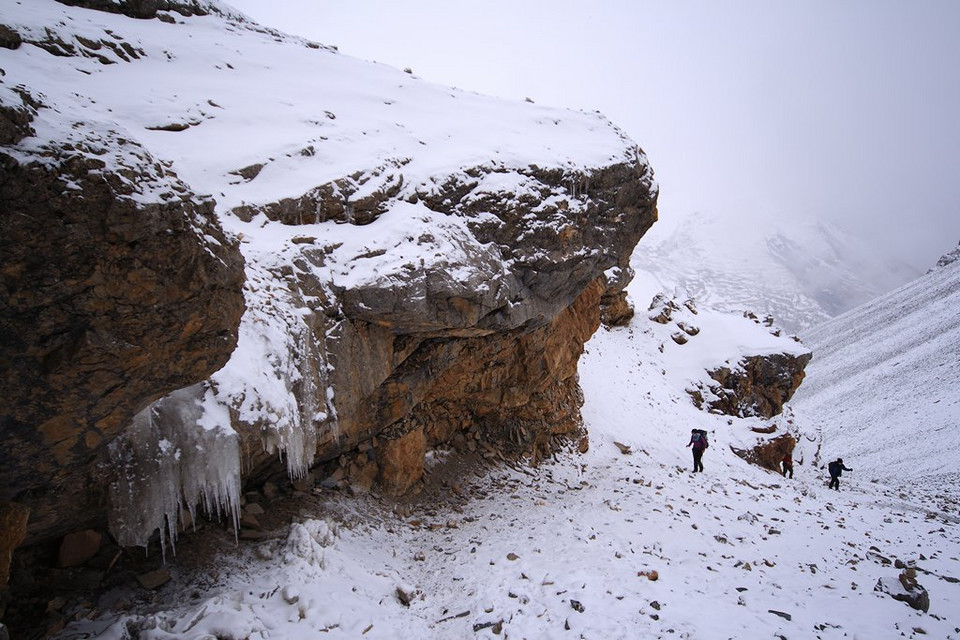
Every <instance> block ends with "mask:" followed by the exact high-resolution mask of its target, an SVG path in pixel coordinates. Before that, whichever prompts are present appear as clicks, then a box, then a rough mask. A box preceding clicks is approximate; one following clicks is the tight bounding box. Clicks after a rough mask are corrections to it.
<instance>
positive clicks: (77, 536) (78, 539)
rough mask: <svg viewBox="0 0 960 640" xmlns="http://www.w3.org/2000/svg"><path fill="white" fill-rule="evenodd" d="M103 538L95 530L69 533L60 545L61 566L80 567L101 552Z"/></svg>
mask: <svg viewBox="0 0 960 640" xmlns="http://www.w3.org/2000/svg"><path fill="white" fill-rule="evenodd" d="M102 540H103V536H101V535H100V534H99V533H97V532H96V531H94V530H93V529H86V530H84V531H76V532H74V533H68V534H67V535H65V536H64V537H63V541H62V542H61V543H60V555H59V559H60V566H61V567H79V566H80V565H82V564H84V563H85V562H87V561H88V560H90V559H91V558H92V557H93V556H95V555H97V552H98V551H100V543H101V541H102Z"/></svg>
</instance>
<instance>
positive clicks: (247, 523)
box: [240, 513, 263, 529]
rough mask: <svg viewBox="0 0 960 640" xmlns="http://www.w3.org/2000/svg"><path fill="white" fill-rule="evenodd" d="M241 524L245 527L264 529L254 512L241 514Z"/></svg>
mask: <svg viewBox="0 0 960 640" xmlns="http://www.w3.org/2000/svg"><path fill="white" fill-rule="evenodd" d="M240 526H241V527H243V528H244V529H262V528H263V527H261V526H260V521H259V520H257V516H255V515H253V514H252V513H244V514H243V515H242V516H240Z"/></svg>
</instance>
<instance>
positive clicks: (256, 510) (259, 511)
mask: <svg viewBox="0 0 960 640" xmlns="http://www.w3.org/2000/svg"><path fill="white" fill-rule="evenodd" d="M243 510H244V512H245V513H249V514H250V515H252V516H262V515H263V514H264V513H266V512H265V511H264V510H263V507H261V506H260V505H259V504H257V503H256V502H251V503H250V504H248V505H247V506H246V507H244V509H243Z"/></svg>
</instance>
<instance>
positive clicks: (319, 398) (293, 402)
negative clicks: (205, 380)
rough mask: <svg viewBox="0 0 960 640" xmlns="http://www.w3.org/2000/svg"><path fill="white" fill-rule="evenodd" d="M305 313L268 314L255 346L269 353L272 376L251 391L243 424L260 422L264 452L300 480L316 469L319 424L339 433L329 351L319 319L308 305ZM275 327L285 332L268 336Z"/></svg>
mask: <svg viewBox="0 0 960 640" xmlns="http://www.w3.org/2000/svg"><path fill="white" fill-rule="evenodd" d="M301 309H302V311H300V312H299V313H297V314H290V315H285V316H280V317H276V316H272V315H270V316H268V315H266V314H264V318H265V319H266V320H267V322H266V323H263V324H261V327H260V331H261V332H262V333H260V335H259V339H256V340H251V341H250V342H251V344H257V345H259V348H260V349H263V350H264V353H263V360H264V361H266V362H269V363H270V368H271V371H265V372H263V373H262V374H261V375H260V376H258V377H257V379H256V380H255V381H253V384H252V385H250V386H248V387H247V388H246V389H245V391H244V394H243V396H244V398H243V400H242V401H241V402H240V404H239V406H238V415H239V416H240V419H241V420H246V421H247V422H260V424H261V438H262V443H263V448H264V450H265V451H267V452H269V453H277V454H278V455H279V456H280V457H281V459H283V458H284V457H285V458H286V465H287V474H288V475H289V476H290V478H291V479H294V480H296V479H298V478H302V477H304V476H306V475H307V473H308V472H309V471H310V467H311V466H312V465H313V461H314V456H315V454H316V451H317V441H318V433H317V426H318V424H323V423H327V424H328V425H329V428H330V429H331V430H332V431H333V432H334V435H335V436H336V429H337V419H336V412H335V410H334V408H333V402H332V394H331V389H330V388H329V385H328V370H327V361H326V350H325V349H323V348H322V341H321V344H320V345H318V344H317V339H316V333H315V321H316V320H315V318H316V316H315V315H314V313H313V312H312V311H310V310H309V308H307V307H306V306H304V307H301ZM273 324H276V325H278V326H280V327H281V328H282V329H283V331H282V332H277V331H275V330H274V331H264V329H263V327H264V326H265V325H267V326H269V325H273ZM276 336H283V337H282V338H279V339H278V338H277V337H276ZM241 340H243V332H241ZM281 340H282V341H283V342H281ZM284 343H285V344H284ZM281 345H283V346H281ZM271 354H272V355H271ZM277 354H286V355H285V357H284V356H282V355H281V356H279V357H278V355H277ZM320 389H323V390H324V391H322V392H321V393H322V395H319V394H318V390H320ZM251 398H256V399H257V400H258V403H257V406H254V407H251V406H250V402H249V399H251ZM248 407H249V408H248ZM250 409H252V410H250Z"/></svg>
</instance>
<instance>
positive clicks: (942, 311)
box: [794, 259, 960, 488]
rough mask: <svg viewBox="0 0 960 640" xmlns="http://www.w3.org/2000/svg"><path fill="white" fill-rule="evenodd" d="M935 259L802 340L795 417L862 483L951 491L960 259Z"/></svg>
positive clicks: (959, 370) (959, 424)
mask: <svg viewBox="0 0 960 640" xmlns="http://www.w3.org/2000/svg"><path fill="white" fill-rule="evenodd" d="M941 262H942V263H943V264H942V266H940V267H938V268H936V269H933V270H931V271H930V272H929V273H927V274H926V275H924V276H922V277H920V278H919V279H917V280H915V281H914V282H911V283H910V284H908V285H906V286H903V287H901V288H900V289H897V290H896V291H892V292H890V293H888V294H887V295H884V296H882V297H880V298H877V299H876V300H873V301H871V302H869V303H868V304H865V305H863V306H861V307H858V308H856V309H854V310H853V311H850V312H848V313H846V314H844V315H842V316H840V317H838V318H836V319H834V320H832V321H830V322H827V323H825V324H822V325H820V326H818V327H816V328H814V329H811V330H810V331H808V332H806V333H804V339H805V341H806V342H807V343H808V345H809V346H810V347H811V348H812V349H813V353H814V357H813V361H812V362H811V364H810V366H809V367H808V369H807V371H808V373H807V379H806V381H805V382H804V383H803V385H802V386H801V388H800V390H799V391H798V392H797V395H796V396H795V398H794V405H795V408H796V411H797V417H798V419H800V420H801V421H802V422H803V423H805V424H806V425H807V426H809V427H811V428H814V429H818V430H820V431H821V432H822V437H823V446H824V450H825V453H826V455H827V456H832V455H842V456H843V458H844V461H845V463H846V464H847V466H852V467H855V468H856V469H857V470H858V474H860V475H862V476H863V477H865V478H867V477H868V478H881V479H883V480H885V481H888V482H897V483H900V484H913V483H917V482H919V483H922V484H925V485H926V486H931V487H935V486H938V485H943V484H944V483H948V486H952V487H954V488H957V487H960V474H958V471H957V463H958V462H960V455H958V454H957V449H956V446H955V442H956V440H957V437H958V436H960V431H958V429H960V395H958V391H960V360H958V357H960V355H958V354H960V262H957V261H952V262H951V261H949V260H946V259H945V260H942V261H941Z"/></svg>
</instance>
